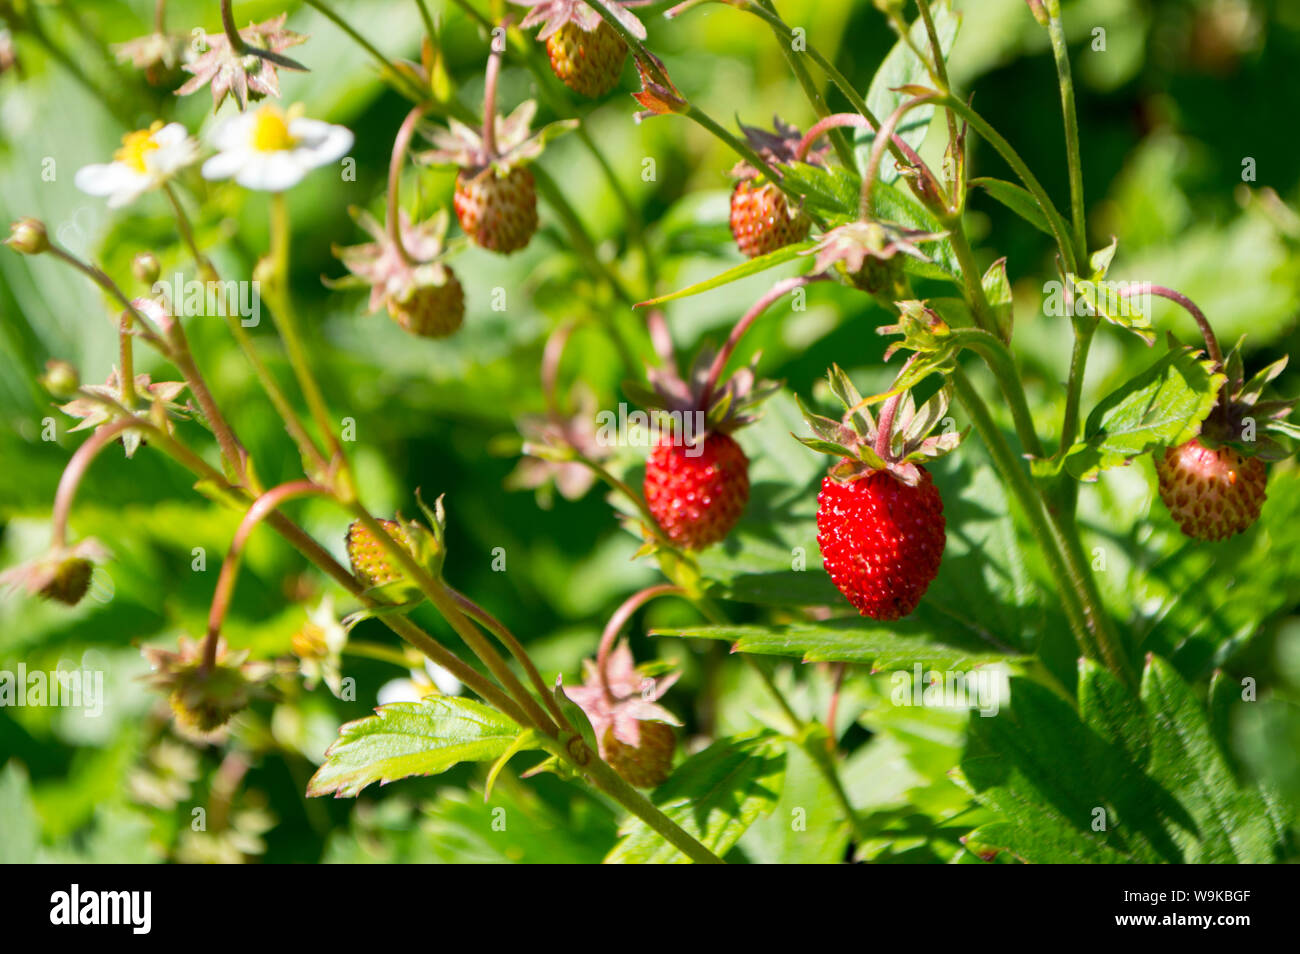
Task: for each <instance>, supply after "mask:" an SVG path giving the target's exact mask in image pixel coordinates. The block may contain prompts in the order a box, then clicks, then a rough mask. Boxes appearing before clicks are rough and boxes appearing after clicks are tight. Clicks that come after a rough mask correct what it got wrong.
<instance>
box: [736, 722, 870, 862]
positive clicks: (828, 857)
mask: <svg viewBox="0 0 1300 954" xmlns="http://www.w3.org/2000/svg"><path fill="white" fill-rule="evenodd" d="M817 728H818V729H821V739H820V740H818V741H820V743H821V744H822V745H825V744H826V742H825V739H826V730H825V729H824V728H822V727H821V726H817ZM796 818H798V819H799V820H800V821H801V822H802V824H799V825H795V824H793V822H794V820H795V819H796ZM848 840H849V826H848V822H847V821H846V820H845V818H844V813H843V810H842V809H841V808H840V806H839V803H838V802H837V801H836V800H835V792H834V791H833V790H832V789H831V787H830V783H829V782H827V781H826V776H825V775H824V774H822V772H820V771H819V770H818V769H817V766H816V765H815V764H814V763H813V761H812V759H811V758H809V757H808V753H807V752H806V751H804V749H803V748H802V747H801V746H799V745H797V744H795V743H794V742H790V743H788V744H787V745H786V773H785V785H784V786H783V787H782V790H781V798H780V800H779V801H778V802H777V805H776V807H775V808H774V809H773V810H772V812H771V814H768V815H765V816H763V817H761V818H759V819H758V820H757V821H755V822H754V824H753V825H751V826H750V828H749V831H747V832H745V835H744V837H743V838H742V839H741V840H740V847H741V849H742V850H743V851H744V852H745V854H746V855H748V856H750V857H751V858H752V859H753V860H754V861H756V862H758V863H759V864H795V865H833V864H839V863H840V862H841V861H843V860H844V850H845V847H846V846H847V845H848Z"/></svg>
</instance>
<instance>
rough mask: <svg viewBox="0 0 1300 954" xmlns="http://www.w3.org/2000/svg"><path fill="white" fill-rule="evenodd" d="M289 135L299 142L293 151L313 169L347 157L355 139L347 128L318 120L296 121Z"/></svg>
mask: <svg viewBox="0 0 1300 954" xmlns="http://www.w3.org/2000/svg"><path fill="white" fill-rule="evenodd" d="M289 133H290V135H292V136H294V137H295V138H297V139H298V140H299V143H298V146H297V147H296V148H295V149H294V150H293V151H294V153H295V154H297V155H298V156H299V157H300V159H301V161H302V162H304V163H306V164H308V165H309V166H311V167H313V168H314V167H316V166H323V165H326V164H327V163H331V162H333V161H334V160H336V159H341V158H343V156H345V155H347V152H348V150H349V149H351V148H352V143H353V142H354V141H355V137H354V136H353V135H352V131H351V130H350V129H348V128H346V127H345V126H334V125H331V124H330V123H323V122H321V121H320V120H317V119H295V120H294V121H293V122H291V123H290V124H289Z"/></svg>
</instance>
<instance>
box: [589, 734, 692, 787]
mask: <svg viewBox="0 0 1300 954" xmlns="http://www.w3.org/2000/svg"><path fill="white" fill-rule="evenodd" d="M637 728H638V730H639V732H640V735H641V739H640V742H639V743H638V744H637V745H629V744H627V743H626V742H620V741H619V740H618V739H617V738H616V737H615V736H614V730H613V728H609V729H606V730H605V736H604V738H603V739H602V740H601V745H600V749H601V754H602V757H603V758H604V759H605V761H606V762H608V763H609V765H610V768H612V769H613V770H614V771H615V772H617V773H618V774H619V775H620V776H622V778H623V781H625V782H627V783H628V784H629V785H635V786H636V787H637V788H655V787H657V786H659V785H662V784H663V783H664V781H666V780H667V778H668V776H669V775H670V774H671V773H672V768H673V751H674V750H675V749H676V748H677V735H676V733H674V732H673V727H672V726H670V725H668V724H667V723H665V722H641V723H640V724H639V725H638V727H637Z"/></svg>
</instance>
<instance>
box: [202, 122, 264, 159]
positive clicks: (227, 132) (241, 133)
mask: <svg viewBox="0 0 1300 954" xmlns="http://www.w3.org/2000/svg"><path fill="white" fill-rule="evenodd" d="M256 121H257V114H256V113H239V114H237V115H234V116H228V117H226V118H225V119H223V120H221V122H219V123H217V124H216V125H215V126H213V127H212V129H211V130H209V131H208V142H210V143H212V146H213V148H215V149H216V150H218V151H219V152H225V151H226V150H227V149H234V148H237V147H240V146H246V145H247V144H248V140H249V138H250V136H249V134H250V133H251V132H252V129H251V127H252V124H253V123H254V122H256Z"/></svg>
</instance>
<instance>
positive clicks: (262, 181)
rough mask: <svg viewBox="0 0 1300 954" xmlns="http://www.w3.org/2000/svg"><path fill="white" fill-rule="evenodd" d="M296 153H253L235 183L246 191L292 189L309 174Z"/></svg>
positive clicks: (236, 177)
mask: <svg viewBox="0 0 1300 954" xmlns="http://www.w3.org/2000/svg"><path fill="white" fill-rule="evenodd" d="M296 152H297V150H295V151H294V152H262V153H251V154H250V155H249V159H248V162H246V163H244V166H243V168H242V169H240V170H239V173H238V174H237V175H236V176H235V181H236V182H238V183H239V184H240V185H241V186H243V187H244V188H245V189H256V190H258V191H259V192H284V191H285V190H286V189H291V188H293V187H294V186H296V185H297V184H298V183H299V182H301V181H302V177H303V176H305V175H306V174H307V167H306V166H304V165H303V163H302V162H300V161H299V160H298V159H297V157H296V155H295V153H296Z"/></svg>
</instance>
